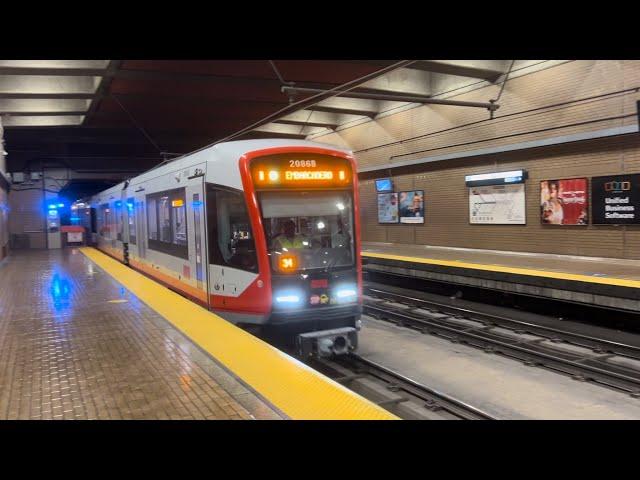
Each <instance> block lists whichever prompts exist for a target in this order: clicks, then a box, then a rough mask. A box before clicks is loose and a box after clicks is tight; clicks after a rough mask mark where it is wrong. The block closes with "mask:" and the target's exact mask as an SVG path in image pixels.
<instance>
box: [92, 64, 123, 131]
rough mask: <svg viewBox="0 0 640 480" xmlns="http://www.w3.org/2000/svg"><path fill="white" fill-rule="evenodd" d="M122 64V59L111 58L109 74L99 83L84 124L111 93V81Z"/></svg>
mask: <svg viewBox="0 0 640 480" xmlns="http://www.w3.org/2000/svg"><path fill="white" fill-rule="evenodd" d="M120 65H122V60H111V61H110V62H109V66H108V67H107V74H106V75H105V76H104V77H102V80H101V81H100V85H98V88H97V89H96V94H95V96H94V97H93V101H92V102H91V105H89V109H88V110H87V114H86V115H85V117H84V120H83V121H82V124H83V125H86V124H87V122H88V121H89V117H93V114H94V113H95V112H96V110H97V109H98V107H99V106H100V102H102V99H103V98H104V97H105V96H106V95H108V94H109V87H110V86H111V82H112V81H113V76H114V75H115V74H116V73H117V72H118V69H119V68H120Z"/></svg>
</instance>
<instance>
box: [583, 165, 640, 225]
mask: <svg viewBox="0 0 640 480" xmlns="http://www.w3.org/2000/svg"><path fill="white" fill-rule="evenodd" d="M591 192H592V194H591V195H592V196H591V201H592V204H593V205H592V217H593V223H594V224H600V225H632V224H640V174H635V175H615V176H607V177H593V178H592V179H591Z"/></svg>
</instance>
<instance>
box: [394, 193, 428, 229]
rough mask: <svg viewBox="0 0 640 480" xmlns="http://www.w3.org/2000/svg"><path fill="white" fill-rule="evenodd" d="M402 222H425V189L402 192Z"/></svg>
mask: <svg viewBox="0 0 640 480" xmlns="http://www.w3.org/2000/svg"><path fill="white" fill-rule="evenodd" d="M398 205H399V207H400V223H424V191H423V190H411V191H409V192H400V193H399V196H398Z"/></svg>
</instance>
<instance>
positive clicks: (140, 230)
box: [134, 196, 147, 261]
mask: <svg viewBox="0 0 640 480" xmlns="http://www.w3.org/2000/svg"><path fill="white" fill-rule="evenodd" d="M134 208H135V216H136V237H137V238H136V240H137V242H136V243H137V246H138V258H139V259H140V260H141V261H144V259H145V258H146V256H147V231H146V229H145V228H146V224H147V222H146V220H145V219H146V215H145V203H144V196H140V197H135V198H134Z"/></svg>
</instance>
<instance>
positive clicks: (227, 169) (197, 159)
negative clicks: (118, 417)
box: [94, 138, 352, 201]
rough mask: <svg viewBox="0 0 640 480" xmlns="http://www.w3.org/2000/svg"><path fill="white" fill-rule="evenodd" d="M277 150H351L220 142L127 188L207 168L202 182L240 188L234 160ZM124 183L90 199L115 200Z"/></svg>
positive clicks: (148, 173)
mask: <svg viewBox="0 0 640 480" xmlns="http://www.w3.org/2000/svg"><path fill="white" fill-rule="evenodd" d="M277 147H320V148H325V149H328V150H335V151H339V152H343V153H347V154H351V153H352V152H351V150H348V149H344V148H340V147H336V146H335V145H331V144H327V143H319V142H309V141H306V140H286V139H281V138H274V139H260V140H239V141H234V142H223V143H218V144H217V145H213V146H211V147H206V148H202V149H200V150H196V151H195V152H192V153H188V154H186V155H184V156H182V157H179V158H176V159H173V160H172V161H171V162H169V163H167V164H165V165H162V166H159V167H156V168H153V169H151V170H148V171H146V172H144V173H142V174H140V175H138V176H136V177H134V178H132V179H131V180H130V182H129V185H130V186H134V185H138V184H140V183H143V182H148V181H149V180H151V179H154V178H157V177H162V176H164V175H167V174H170V173H173V172H178V171H183V170H185V169H189V168H190V167H195V166H196V165H202V164H205V163H206V164H207V168H206V180H207V181H208V182H212V183H218V184H224V185H228V186H230V187H233V188H242V181H241V179H240V170H239V168H238V160H239V159H240V157H242V156H243V155H245V154H247V153H250V152H255V151H256V150H264V149H269V148H277ZM123 187H124V182H121V183H119V184H117V185H114V186H113V187H111V188H109V189H107V190H104V191H102V192H100V193H99V194H97V195H95V196H94V199H96V198H100V200H101V201H103V200H104V199H105V197H107V198H108V196H111V195H114V196H117V195H118V193H119V192H121V191H122V189H123Z"/></svg>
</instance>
